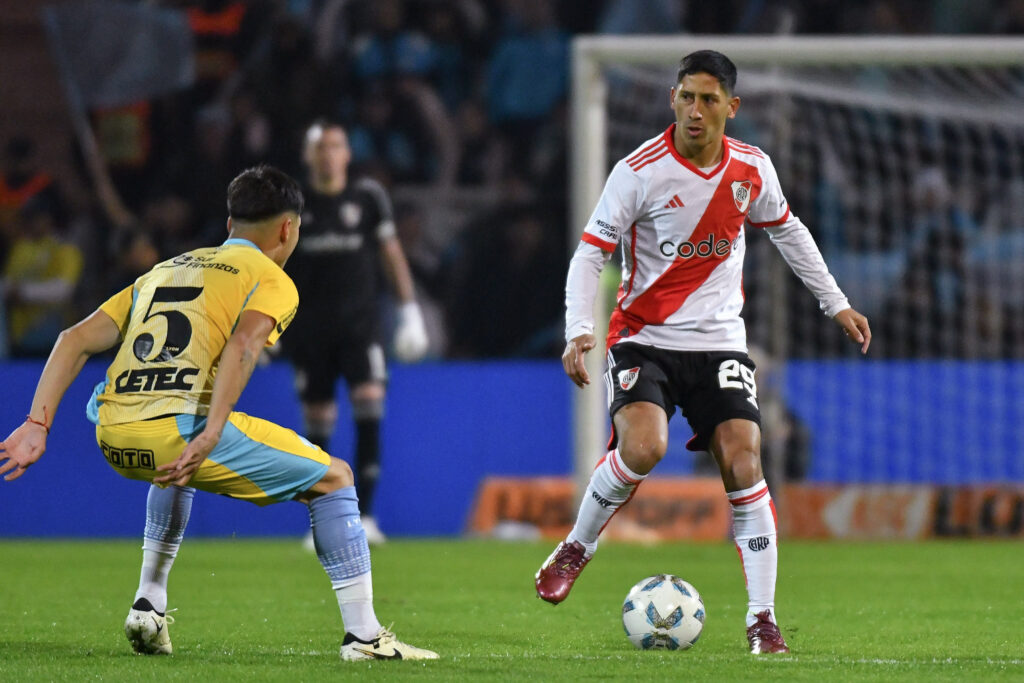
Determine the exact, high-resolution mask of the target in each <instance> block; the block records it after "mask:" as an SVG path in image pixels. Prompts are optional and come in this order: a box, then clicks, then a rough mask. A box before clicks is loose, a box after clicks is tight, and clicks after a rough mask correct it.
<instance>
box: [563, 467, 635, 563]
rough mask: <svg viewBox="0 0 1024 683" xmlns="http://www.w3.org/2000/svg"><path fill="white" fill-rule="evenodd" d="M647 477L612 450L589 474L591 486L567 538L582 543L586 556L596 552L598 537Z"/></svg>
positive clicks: (584, 496)
mask: <svg viewBox="0 0 1024 683" xmlns="http://www.w3.org/2000/svg"><path fill="white" fill-rule="evenodd" d="M646 478H647V475H646V474H637V473H636V472H634V471H632V470H631V469H629V468H628V467H626V464H625V463H624V462H622V457H621V456H620V455H619V450H618V449H615V450H613V451H610V452H609V453H608V454H607V455H605V456H604V457H603V458H601V461H600V462H598V463H597V467H595V468H594V473H593V474H591V475H590V484H588V485H587V491H586V493H584V494H583V502H581V503H580V511H579V513H577V515H576V525H575V526H574V527H573V528H572V531H570V532H569V537H568V538H567V539H566V540H567V541H568V542H569V543H572V542H573V541H579V542H580V543H582V544H583V547H585V548H586V549H587V556H588V557H589V556H590V555H593V554H594V551H595V550H597V537H598V536H600V535H601V531H602V530H603V529H604V527H605V525H607V524H608V520H610V519H611V518H612V515H614V514H615V512H616V511H617V510H618V509H619V508H620V507H622V506H623V505H625V504H626V503H627V502H628V501H629V499H630V498H631V497H632V496H633V492H634V491H636V487H637V486H639V485H640V482H642V481H643V480H644V479H646Z"/></svg>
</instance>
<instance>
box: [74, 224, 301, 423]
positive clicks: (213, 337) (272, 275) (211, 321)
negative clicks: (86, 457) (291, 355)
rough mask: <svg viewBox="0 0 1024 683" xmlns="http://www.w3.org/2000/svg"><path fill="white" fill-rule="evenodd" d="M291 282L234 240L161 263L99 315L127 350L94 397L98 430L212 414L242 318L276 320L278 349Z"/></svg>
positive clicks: (294, 296)
mask: <svg viewBox="0 0 1024 683" xmlns="http://www.w3.org/2000/svg"><path fill="white" fill-rule="evenodd" d="M298 304H299V295H298V292H297V291H296V289H295V285H294V284H293V283H292V280H291V278H289V277H288V275H287V274H285V272H284V270H282V269H281V268H280V266H278V265H277V264H276V263H274V262H273V261H272V260H271V259H270V258H269V257H268V256H266V255H265V254H264V253H263V252H262V251H260V249H259V248H258V247H257V246H256V245H255V244H253V243H252V242H250V241H248V240H244V239H237V238H234V239H229V240H227V241H226V242H224V244H222V245H220V246H218V247H206V248H202V249H195V250H193V251H190V252H187V253H184V254H181V255H179V256H176V257H174V258H172V259H170V260H167V261H164V262H163V263H160V264H157V265H156V266H154V267H153V269H152V270H150V271H149V272H148V273H146V274H145V275H142V276H141V277H139V279H137V280H136V281H135V283H134V284H133V285H132V286H130V287H126V288H125V289H123V290H122V291H121V292H119V293H117V294H115V295H114V296H112V297H111V298H110V299H108V300H107V301H106V302H105V303H103V305H101V306H100V310H101V311H103V312H104V313H106V314H107V315H109V316H110V317H111V319H113V321H114V322H115V323H116V324H117V326H118V327H119V328H120V330H121V339H122V343H121V347H120V349H119V350H118V352H117V355H116V356H115V358H114V361H113V362H112V363H111V364H110V367H109V368H107V373H106V379H105V380H104V381H103V382H101V383H100V384H99V385H98V386H97V387H96V390H95V391H94V392H93V397H92V399H91V400H90V402H89V406H88V409H87V413H88V415H89V419H90V420H92V421H93V422H94V423H95V424H97V425H101V424H102V425H114V424H123V423H127V422H137V421H139V420H146V419H150V418H153V417H158V416H161V415H172V414H188V415H206V414H207V413H208V412H209V406H210V398H211V394H212V391H213V381H214V378H215V377H216V375H217V365H218V363H219V362H220V357H221V353H222V352H223V350H224V346H225V344H226V343H227V340H228V338H229V337H230V336H231V333H232V332H233V331H234V329H235V326H236V325H237V324H238V320H239V318H240V317H241V315H242V312H243V311H259V312H260V313H264V314H266V315H268V316H270V317H271V318H273V319H274V322H275V326H274V329H273V331H272V332H271V333H270V337H269V338H268V339H267V345H268V346H270V345H273V344H274V343H275V342H276V341H277V339H278V338H279V337H280V336H281V334H282V333H283V332H284V330H285V328H287V327H288V324H289V323H291V321H292V319H293V318H294V317H295V312H296V310H297V308H298Z"/></svg>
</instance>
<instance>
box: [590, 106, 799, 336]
mask: <svg viewBox="0 0 1024 683" xmlns="http://www.w3.org/2000/svg"><path fill="white" fill-rule="evenodd" d="M674 132H675V124H672V125H671V126H669V128H668V129H667V130H666V131H665V132H664V133H662V134H661V135H659V136H657V137H655V138H652V139H650V140H648V141H647V142H645V143H644V144H643V145H641V146H640V147H639V148H637V149H636V150H635V151H634V152H633V153H632V154H630V155H629V156H628V157H626V158H624V159H622V160H621V161H619V162H618V163H617V164H616V165H615V168H614V169H612V172H611V174H610V175H609V176H608V181H607V183H606V184H605V188H604V192H603V193H602V194H601V199H600V201H599V202H598V204H597V207H596V208H595V210H594V213H593V215H592V216H591V217H590V220H589V221H588V223H587V226H586V228H585V230H584V234H583V241H584V242H587V243H589V244H592V245H595V246H597V247H599V248H601V249H602V250H604V251H608V252H610V251H613V250H614V249H615V248H616V246H618V245H619V244H620V243H621V245H622V266H623V268H622V285H621V287H620V288H619V294H618V303H617V305H616V307H615V311H614V312H613V313H612V317H611V321H610V323H609V328H608V346H609V347H610V346H612V345H613V344H616V343H618V342H620V341H624V340H630V341H636V342H639V343H642V344H649V345H651V346H656V347H659V348H664V349H671V350H679V351H709V350H716V351H717V350H723V351H725V350H734V351H746V330H745V328H744V325H743V320H742V318H740V310H741V309H742V308H743V255H744V253H745V250H746V243H745V232H744V230H745V226H747V225H750V226H752V227H755V228H765V227H770V226H776V225H782V224H783V223H786V222H787V220H788V219H789V205H788V204H787V202H786V198H785V196H783V193H782V189H781V187H780V186H779V181H778V177H777V175H776V173H775V168H774V167H773V166H772V163H771V160H770V159H769V158H768V155H766V154H765V153H764V152H762V151H761V150H760V149H758V148H757V147H753V146H751V145H747V144H744V143H742V142H740V141H738V140H734V139H732V138H729V137H725V138H724V140H723V154H722V160H721V162H720V163H719V164H718V165H717V166H715V167H714V168H709V169H699V168H697V167H695V166H694V165H693V164H692V163H690V162H689V161H688V160H687V159H685V158H683V157H682V156H680V155H679V153H678V152H677V151H676V148H675V144H674V142H673V134H674Z"/></svg>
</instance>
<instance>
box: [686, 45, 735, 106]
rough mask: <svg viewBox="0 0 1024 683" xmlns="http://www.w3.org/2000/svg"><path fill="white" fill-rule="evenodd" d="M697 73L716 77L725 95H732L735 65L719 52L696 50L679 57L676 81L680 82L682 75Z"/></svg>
mask: <svg viewBox="0 0 1024 683" xmlns="http://www.w3.org/2000/svg"><path fill="white" fill-rule="evenodd" d="M698 73H705V74H710V75H711V76H714V77H715V78H717V79H718V82H719V83H721V84H722V88H723V89H724V90H725V93H726V94H727V95H732V94H733V92H735V90H736V65H735V64H733V63H732V60H731V59H729V58H728V57H726V56H725V55H723V54H722V53H721V52H715V51H714V50H697V51H696V52H691V53H690V54H688V55H686V56H685V57H683V58H682V59H680V60H679V73H678V74H677V75H676V83H680V82H681V81H682V80H683V77H684V76H689V75H690V74H698Z"/></svg>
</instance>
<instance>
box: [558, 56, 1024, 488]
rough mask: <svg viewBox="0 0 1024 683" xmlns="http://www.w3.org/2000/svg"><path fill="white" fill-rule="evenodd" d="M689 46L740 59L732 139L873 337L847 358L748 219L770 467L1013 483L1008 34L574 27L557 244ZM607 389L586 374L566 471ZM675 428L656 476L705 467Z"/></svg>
mask: <svg viewBox="0 0 1024 683" xmlns="http://www.w3.org/2000/svg"><path fill="white" fill-rule="evenodd" d="M705 48H710V49H716V50H719V51H721V52H723V53H725V54H727V55H729V56H730V57H731V58H732V59H733V61H735V62H736V64H737V67H738V69H739V79H738V82H737V87H736V94H737V95H739V96H740V97H741V100H742V104H741V107H740V109H739V112H738V114H737V117H736V118H735V119H734V120H731V121H729V123H728V125H727V128H726V131H727V134H729V135H730V136H732V137H735V138H738V139H740V140H742V141H744V142H746V143H749V144H753V145H757V146H759V147H761V148H762V149H763V150H764V151H765V152H766V153H768V154H769V155H770V156H771V158H772V160H773V162H774V164H775V167H776V169H777V170H778V173H779V177H780V180H781V182H782V186H783V189H784V191H785V192H786V195H787V198H788V200H789V203H790V206H791V208H792V210H793V212H794V214H796V215H798V216H800V218H801V219H802V220H803V221H804V223H805V224H806V225H807V226H808V227H809V228H810V230H811V232H812V234H813V235H814V237H815V239H816V240H817V243H818V245H819V246H820V248H821V250H822V252H823V254H824V256H825V260H826V262H827V263H828V264H829V267H830V269H831V270H832V272H833V274H834V275H835V276H836V279H837V281H838V282H839V285H840V286H841V287H842V288H843V290H844V291H845V292H846V293H847V295H848V296H849V298H850V301H851V303H852V305H853V306H854V307H856V308H857V309H858V310H860V311H861V312H863V313H865V314H866V315H867V316H868V317H869V319H870V321H871V325H872V330H873V333H874V341H873V342H872V345H871V349H870V352H869V354H868V356H867V358H859V357H857V356H858V354H857V353H856V349H855V348H854V347H853V345H851V344H850V343H849V342H848V341H846V340H845V339H844V338H843V337H842V335H841V334H840V333H839V329H838V327H837V326H836V325H834V324H833V323H832V322H831V321H829V320H827V319H826V318H824V317H823V316H822V314H821V313H820V311H819V310H818V306H817V301H816V300H815V299H814V297H813V296H812V295H811V294H810V293H809V292H808V291H807V290H806V289H804V287H803V286H802V284H801V283H800V282H799V280H798V279H797V278H796V277H795V276H793V275H792V273H791V272H790V271H789V269H788V267H787V266H786V265H785V262H784V261H783V260H782V258H781V256H780V255H779V254H778V252H777V250H776V249H775V248H774V247H773V246H772V245H771V243H770V242H769V240H768V239H767V236H766V235H763V234H759V232H758V231H757V230H753V229H750V230H748V234H747V245H748V252H747V263H746V268H745V274H744V290H745V295H746V306H745V308H744V318H745V320H746V322H747V331H748V339H749V342H750V344H751V347H752V348H751V355H752V356H754V357H755V360H756V361H759V373H758V384H759V389H760V396H761V399H762V411H763V413H764V420H765V424H764V439H765V442H764V450H765V458H766V461H769V463H770V465H769V466H770V474H771V475H772V476H774V477H778V478H781V477H789V478H797V479H800V478H803V479H809V480H812V481H821V482H837V483H849V482H858V483H864V482H929V483H936V484H947V483H948V484H953V483H980V482H986V483H991V482H1000V481H1015V482H1021V481H1024V459H1022V458H1020V457H1019V448H1020V444H1021V443H1024V398H1022V397H1024V363H1022V362H1021V361H1022V359H1024V114H1022V112H1024V41H1022V40H1018V39H1007V38H976V39H971V38H967V39H964V38H920V39H913V38H907V37H899V38H892V39H888V38H844V39H831V38H830V39H821V38H805V39H801V38H790V37H787V38H776V37H753V38H736V37H711V36H681V37H679V38H670V39H666V38H663V37H658V38H652V37H586V38H581V39H578V40H577V41H576V43H575V46H574V54H573V59H574V85H573V88H574V91H573V105H574V109H573V117H574V120H573V127H572V135H573V140H572V149H573V152H572V154H573V156H572V169H571V172H572V178H573V187H572V193H573V197H572V198H573V212H574V214H573V229H572V231H571V234H570V243H571V245H572V246H573V247H574V246H575V243H576V242H577V241H578V239H579V234H580V231H581V230H582V227H583V225H584V224H585V222H586V220H587V218H588V217H589V215H590V212H591V211H592V209H593V206H594V204H595V203H596V200H597V197H598V196H599V194H600V191H601V188H602V187H603V183H604V179H605V176H606V175H607V173H608V171H609V170H610V169H611V166H612V165H614V163H615V162H616V161H617V160H618V159H620V158H622V157H624V156H626V155H627V154H629V153H630V152H631V151H632V150H634V149H635V148H636V147H637V146H638V145H639V144H640V143H641V142H643V141H644V140H646V139H648V138H650V137H652V136H654V135H656V134H657V133H658V132H660V131H662V130H664V129H665V128H666V126H667V125H669V124H670V123H672V121H673V113H672V110H671V109H670V108H669V88H670V87H671V86H672V85H674V82H675V75H676V69H677V65H678V62H679V59H680V57H681V56H682V55H684V54H686V53H689V52H691V51H693V50H697V49H705ZM616 261H617V259H616ZM611 303H613V302H610V303H609V304H608V305H609V306H610V305H611ZM591 355H593V356H595V358H593V359H591V360H592V362H593V367H592V368H591V373H592V375H593V374H595V373H600V372H601V367H600V366H601V364H602V362H603V359H601V358H600V354H591ZM603 392H604V388H603V386H602V384H601V383H600V382H595V383H594V384H592V385H591V387H589V388H588V389H587V390H586V391H585V392H582V393H581V394H580V396H579V398H578V399H577V406H576V408H577V410H576V437H577V438H576V453H575V457H576V471H577V473H578V476H579V478H581V479H582V478H584V477H586V476H589V472H590V470H591V469H592V467H593V463H594V462H595V461H596V459H597V458H598V457H599V456H600V455H601V452H602V449H603V445H604V444H603V440H604V438H606V436H607V429H608V420H607V413H606V406H605V397H604V395H603ZM671 432H672V434H671V437H670V441H671V443H670V448H669V454H668V456H666V458H665V461H664V463H663V465H662V466H660V467H659V472H664V471H675V472H691V471H694V469H696V470H698V471H699V470H700V468H701V467H702V464H706V462H707V461H706V460H705V461H702V458H701V457H700V456H698V457H696V458H694V457H693V456H691V454H689V453H688V452H686V451H685V449H684V448H683V444H684V443H685V440H686V438H687V437H688V435H689V432H688V428H687V427H686V423H685V420H683V419H682V418H681V417H678V416H677V417H676V418H674V419H673V420H672V427H671Z"/></svg>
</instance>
